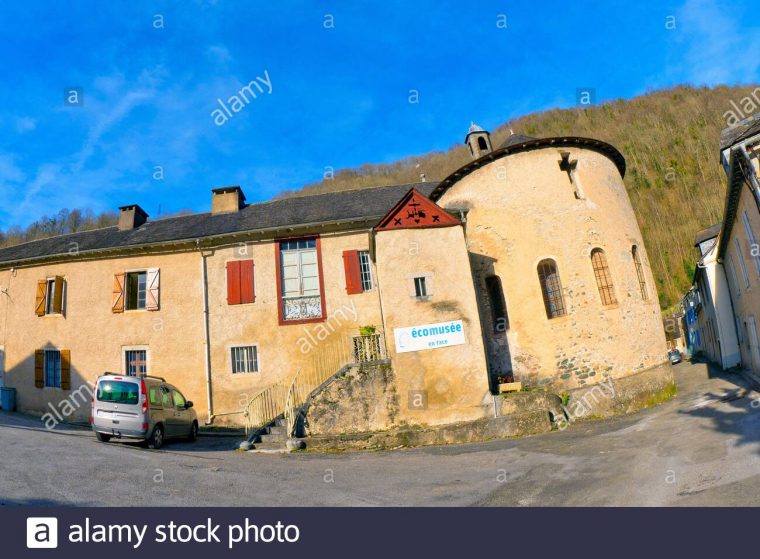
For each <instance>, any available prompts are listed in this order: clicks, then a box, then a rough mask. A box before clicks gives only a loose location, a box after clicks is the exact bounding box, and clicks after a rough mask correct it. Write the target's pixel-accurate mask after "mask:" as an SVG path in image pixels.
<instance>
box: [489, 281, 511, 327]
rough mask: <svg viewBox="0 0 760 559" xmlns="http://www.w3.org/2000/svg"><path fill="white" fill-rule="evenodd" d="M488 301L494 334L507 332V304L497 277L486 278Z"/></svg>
mask: <svg viewBox="0 0 760 559" xmlns="http://www.w3.org/2000/svg"><path fill="white" fill-rule="evenodd" d="M486 289H487V290H488V301H489V302H490V303H491V319H492V320H493V331H494V334H499V333H501V332H506V331H507V330H509V317H508V316H507V303H506V301H504V290H503V289H502V287H501V278H499V276H488V277H487V278H486Z"/></svg>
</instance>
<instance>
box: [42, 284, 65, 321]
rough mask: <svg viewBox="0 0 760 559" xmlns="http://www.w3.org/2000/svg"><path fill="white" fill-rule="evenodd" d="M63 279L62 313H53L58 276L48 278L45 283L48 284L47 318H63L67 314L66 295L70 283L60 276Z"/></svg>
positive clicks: (46, 291) (46, 290)
mask: <svg viewBox="0 0 760 559" xmlns="http://www.w3.org/2000/svg"><path fill="white" fill-rule="evenodd" d="M59 277H60V278H61V282H62V283H61V285H62V286H63V296H62V297H61V312H59V313H58V312H53V301H54V300H55V278H56V276H52V277H47V278H45V281H47V283H46V284H45V316H62V315H63V314H65V312H66V295H67V291H68V289H67V287H66V286H67V285H68V283H69V282H67V281H66V278H64V277H63V276H59Z"/></svg>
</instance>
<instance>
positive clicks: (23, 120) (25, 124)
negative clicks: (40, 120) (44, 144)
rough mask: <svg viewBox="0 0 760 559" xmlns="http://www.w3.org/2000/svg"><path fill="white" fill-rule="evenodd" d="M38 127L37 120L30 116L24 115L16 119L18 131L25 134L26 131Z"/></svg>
mask: <svg viewBox="0 0 760 559" xmlns="http://www.w3.org/2000/svg"><path fill="white" fill-rule="evenodd" d="M35 128H37V121H36V120H35V119H33V118H31V117H28V116H22V117H19V118H17V119H16V132H18V133H19V134H23V133H25V132H31V131H32V130H34V129H35Z"/></svg>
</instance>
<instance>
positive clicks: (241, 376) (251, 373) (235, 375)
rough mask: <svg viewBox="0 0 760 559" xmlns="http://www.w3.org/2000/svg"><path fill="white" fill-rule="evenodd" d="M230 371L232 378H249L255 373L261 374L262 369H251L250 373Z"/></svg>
mask: <svg viewBox="0 0 760 559" xmlns="http://www.w3.org/2000/svg"><path fill="white" fill-rule="evenodd" d="M229 373H230V376H231V377H232V378H247V377H251V376H254V375H257V376H259V377H260V376H261V371H251V372H250V373H233V372H232V371H229Z"/></svg>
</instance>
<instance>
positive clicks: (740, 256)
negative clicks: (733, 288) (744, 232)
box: [734, 237, 749, 288]
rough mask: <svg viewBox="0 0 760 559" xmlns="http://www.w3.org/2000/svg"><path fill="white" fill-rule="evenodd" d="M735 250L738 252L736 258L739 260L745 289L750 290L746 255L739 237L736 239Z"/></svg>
mask: <svg viewBox="0 0 760 559" xmlns="http://www.w3.org/2000/svg"><path fill="white" fill-rule="evenodd" d="M734 249H735V250H736V258H737V260H739V267H740V268H741V269H742V276H743V277H744V287H746V288H749V274H748V273H747V264H746V262H744V254H742V247H741V243H740V242H739V238H738V237H734Z"/></svg>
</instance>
